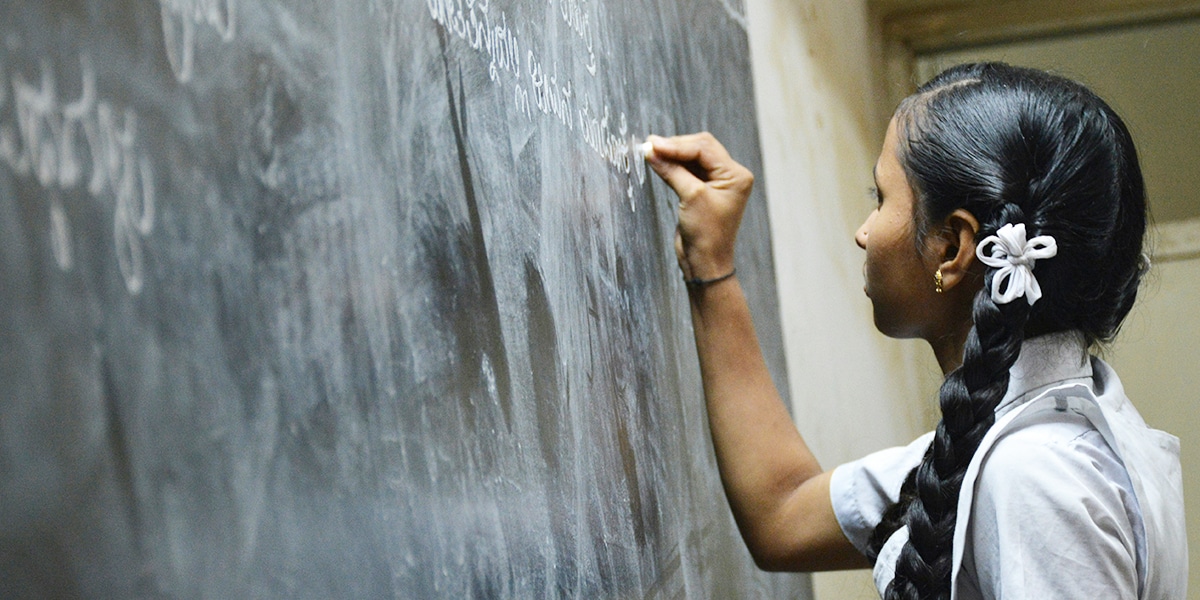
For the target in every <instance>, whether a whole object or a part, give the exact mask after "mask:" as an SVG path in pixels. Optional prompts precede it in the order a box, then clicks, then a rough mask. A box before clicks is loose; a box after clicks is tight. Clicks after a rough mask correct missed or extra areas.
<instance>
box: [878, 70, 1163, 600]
mask: <svg viewBox="0 0 1200 600" xmlns="http://www.w3.org/2000/svg"><path fill="white" fill-rule="evenodd" d="M896 120H897V123H898V125H899V127H900V129H899V132H900V142H899V148H898V150H897V152H898V154H899V156H898V158H899V160H900V163H901V164H902V165H903V167H904V169H905V174H906V175H907V177H908V181H909V183H910V185H911V186H912V187H913V190H914V193H915V194H916V196H917V199H918V200H917V205H918V208H917V209H916V210H915V211H914V213H915V216H914V219H915V220H916V227H915V229H916V232H917V234H916V237H917V240H918V243H919V241H920V240H922V239H924V236H925V235H927V234H928V232H929V230H930V227H931V225H930V224H931V223H938V222H940V221H941V220H942V219H944V218H945V217H947V216H948V215H949V214H950V213H951V212H953V211H954V210H956V209H959V208H963V209H966V210H967V211H969V212H971V214H973V215H975V217H976V218H977V219H978V220H979V222H980V230H979V232H978V234H977V238H978V239H982V238H983V237H985V236H988V235H992V234H994V233H995V232H996V231H997V230H998V229H999V228H1000V227H1002V226H1003V225H1005V224H1008V223H1013V224H1018V223H1023V224H1025V226H1026V228H1027V230H1028V232H1029V236H1030V237H1033V236H1039V235H1051V236H1053V237H1054V238H1055V240H1056V241H1057V245H1058V254H1057V256H1055V257H1054V258H1053V259H1050V260H1043V261H1039V262H1038V263H1037V267H1036V275H1037V278H1038V282H1039V283H1040V285H1041V287H1042V291H1043V296H1042V298H1041V299H1040V300H1039V301H1038V302H1037V303H1036V304H1034V305H1033V306H1030V305H1029V304H1028V303H1027V302H1025V301H1023V300H1019V301H1016V302H1010V303H1007V304H1002V305H998V304H996V303H995V302H994V301H993V300H992V297H991V294H990V290H991V289H992V286H993V284H994V283H995V281H994V278H995V275H996V270H995V269H992V268H986V267H985V271H984V275H983V281H984V285H983V289H982V290H980V292H979V293H978V294H977V295H976V297H975V299H974V303H973V306H972V318H973V326H972V328H971V331H970V333H969V334H968V336H967V340H966V344H965V347H964V349H963V360H962V364H961V366H960V367H958V368H957V369H955V370H954V371H952V372H950V373H949V374H948V375H947V376H946V380H945V381H944V382H943V384H942V386H941V389H940V391H939V394H938V401H939V404H940V407H941V412H942V418H941V421H940V422H939V423H938V425H937V429H936V432H935V434H934V438H933V441H932V442H931V444H930V447H929V449H928V450H927V451H926V454H925V457H924V459H923V460H922V461H921V464H920V465H919V466H917V467H916V468H915V469H914V470H913V471H912V472H911V473H909V475H908V477H907V478H906V480H905V482H904V484H903V487H902V489H901V494H900V500H899V502H897V503H896V504H895V505H893V506H892V507H890V509H889V510H888V511H887V512H886V513H885V515H884V519H883V521H882V522H881V523H880V524H879V526H878V527H877V528H876V529H875V531H874V533H873V535H872V538H871V542H870V553H871V559H872V560H874V559H875V558H876V557H877V556H878V553H879V551H880V550H881V549H882V547H883V545H884V543H885V542H886V541H887V540H888V539H889V538H890V537H891V535H892V534H893V533H895V532H896V531H897V530H898V529H899V528H900V527H903V526H907V528H908V533H909V539H908V541H907V542H906V543H905V545H904V547H903V548H902V549H901V551H900V556H899V559H898V561H897V564H896V570H895V575H894V578H893V579H892V582H891V583H890V584H889V586H888V588H887V591H886V594H885V598H886V599H887V600H899V599H922V600H925V599H934V598H937V599H943V598H945V599H948V598H949V597H950V571H951V557H952V543H953V538H954V527H955V522H956V517H957V512H958V497H959V491H960V489H961V488H962V483H963V477H964V475H965V473H966V470H967V466H968V464H969V463H970V461H971V458H972V457H973V456H974V454H975V451H976V449H977V448H978V447H979V443H980V441H981V440H982V439H983V436H984V434H986V433H987V431H988V429H989V428H990V427H991V426H992V425H993V423H994V422H995V409H996V407H997V405H998V404H999V402H1000V400H1001V399H1002V398H1003V397H1004V395H1005V393H1006V392H1007V390H1008V380H1009V369H1010V368H1011V367H1012V365H1013V364H1014V363H1015V362H1016V360H1017V356H1018V354H1019V353H1020V348H1021V344H1022V342H1023V341H1024V340H1025V339H1026V338H1029V337H1034V336H1037V335H1042V334H1048V333H1053V332H1059V331H1078V332H1080V333H1081V334H1082V335H1083V336H1084V338H1085V339H1086V341H1087V342H1088V343H1089V344H1094V343H1097V342H1107V341H1110V340H1111V339H1112V338H1113V337H1114V336H1115V335H1116V333H1117V330H1118V329H1119V327H1120V324H1121V322H1122V320H1123V319H1124V318H1125V315H1126V314H1128V312H1129V310H1130V308H1132V306H1133V302H1134V299H1135V298H1136V295H1137V288H1138V283H1139V281H1140V279H1141V276H1142V274H1143V272H1144V270H1145V268H1144V261H1143V259H1142V257H1143V254H1142V238H1143V235H1144V233H1145V229H1146V205H1145V189H1144V185H1143V182H1142V175H1141V170H1140V168H1139V166H1138V161H1137V155H1136V152H1135V150H1134V146H1133V141H1132V139H1131V138H1130V135H1129V131H1128V129H1127V128H1126V127H1125V124H1124V123H1123V122H1122V121H1121V119H1120V118H1119V117H1118V116H1117V115H1116V113H1115V112H1114V111H1113V110H1112V109H1111V108H1110V107H1109V106H1108V105H1107V104H1105V103H1104V101H1102V100H1101V99H1100V98H1098V97H1097V96H1096V95H1095V94H1093V93H1092V92H1091V91H1089V90H1088V89H1087V88H1085V87H1084V86H1082V85H1080V84H1078V83H1075V82H1073V81H1070V80H1067V79H1064V78H1061V77H1057V76H1054V75H1050V74H1048V73H1045V72H1041V71H1036V70H1031V69H1024V68H1017V67H1012V66H1009V65H1005V64H1000V63H981V64H969V65H961V66H958V67H954V68H951V69H950V70H948V71H946V72H943V73H942V74H940V75H939V76H937V77H936V78H934V79H933V80H931V81H930V82H928V83H927V84H925V85H924V86H922V88H921V89H919V90H918V91H917V93H916V94H914V95H913V96H912V97H910V98H908V99H907V100H905V101H904V102H903V103H902V104H901V105H900V107H899V109H898V110H897V112H896Z"/></svg>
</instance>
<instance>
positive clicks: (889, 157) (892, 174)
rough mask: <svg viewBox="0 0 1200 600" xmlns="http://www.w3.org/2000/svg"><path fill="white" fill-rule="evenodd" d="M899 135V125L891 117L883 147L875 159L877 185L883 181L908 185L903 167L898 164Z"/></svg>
mask: <svg viewBox="0 0 1200 600" xmlns="http://www.w3.org/2000/svg"><path fill="white" fill-rule="evenodd" d="M899 135H900V134H899V126H898V125H897V122H896V119H895V118H894V117H893V118H892V121H891V122H890V123H888V129H887V134H886V135H885V136H884V138H883V148H882V149H880V151H879V159H878V160H876V161H875V182H876V184H877V185H879V184H883V183H893V184H898V183H902V184H904V185H906V186H907V185H908V178H907V176H906V175H905V173H904V168H903V167H902V166H901V165H900V158H899V156H900V155H899V153H898V152H897V149H898V147H899Z"/></svg>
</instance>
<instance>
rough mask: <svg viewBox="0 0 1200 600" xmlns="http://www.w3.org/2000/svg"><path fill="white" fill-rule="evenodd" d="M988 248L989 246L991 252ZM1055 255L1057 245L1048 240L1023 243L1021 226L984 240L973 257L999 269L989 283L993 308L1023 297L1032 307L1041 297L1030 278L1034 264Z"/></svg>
mask: <svg viewBox="0 0 1200 600" xmlns="http://www.w3.org/2000/svg"><path fill="white" fill-rule="evenodd" d="M988 246H991V250H990V251H989V250H988V249H987V248H988ZM1055 254H1058V244H1057V243H1056V242H1055V241H1054V238H1053V237H1051V236H1048V235H1039V236H1037V237H1035V238H1033V239H1032V240H1029V241H1025V224H1024V223H1017V224H1015V225H1014V224H1012V223H1009V224H1007V225H1005V226H1004V227H1001V228H1000V230H999V231H997V232H996V235H989V236H987V237H985V238H983V241H982V242H980V244H979V245H978V246H976V247H975V255H976V256H978V257H979V260H981V261H983V264H985V265H987V266H989V267H993V268H996V269H999V272H997V273H996V276H995V277H994V278H993V279H992V301H994V302H995V303H996V304H1008V303H1009V302H1012V301H1013V300H1016V299H1017V298H1019V297H1021V296H1025V299H1026V300H1028V301H1029V305H1030V306H1033V303H1034V302H1037V301H1038V298H1041V297H1042V288H1041V286H1039V285H1038V281H1037V278H1036V277H1034V276H1033V263H1034V262H1035V261H1036V260H1037V259H1039V258H1050V257H1052V256H1054V255H1055ZM1006 282H1007V285H1006ZM1000 290H1004V291H1003V292H1001V291H1000Z"/></svg>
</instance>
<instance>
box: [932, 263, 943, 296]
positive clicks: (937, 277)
mask: <svg viewBox="0 0 1200 600" xmlns="http://www.w3.org/2000/svg"><path fill="white" fill-rule="evenodd" d="M933 289H934V290H936V291H937V293H939V294H940V293H942V270H941V269H938V270H937V273H934V274H933Z"/></svg>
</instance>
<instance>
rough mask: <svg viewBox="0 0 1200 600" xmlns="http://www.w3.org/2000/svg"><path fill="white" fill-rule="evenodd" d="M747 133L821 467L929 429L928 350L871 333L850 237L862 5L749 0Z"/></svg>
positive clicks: (862, 93)
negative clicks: (759, 154) (755, 133)
mask: <svg viewBox="0 0 1200 600" xmlns="http://www.w3.org/2000/svg"><path fill="white" fill-rule="evenodd" d="M747 12H748V13H749V17H750V19H749V20H750V29H751V35H750V42H751V54H752V57H753V59H754V80H755V93H756V97H757V107H756V108H757V110H758V118H759V124H760V127H759V135H760V137H761V139H762V146H763V165H764V170H765V173H764V174H763V175H764V176H763V177H762V178H761V181H763V182H765V185H766V186H767V189H766V192H767V197H768V199H769V202H770V211H771V223H772V232H771V233H772V236H773V239H774V251H775V265H776V269H777V278H778V281H777V285H778V289H779V295H780V300H781V311H782V322H783V327H784V341H785V344H786V346H787V353H788V377H789V380H790V381H791V387H792V389H791V393H792V398H793V414H794V415H795V417H796V421H797V423H798V425H799V427H800V430H801V432H803V433H804V435H805V437H806V439H807V441H808V442H809V444H810V445H811V446H812V448H813V450H814V452H816V454H817V456H818V458H819V459H820V460H821V463H822V465H823V466H825V467H826V468H832V467H834V466H836V465H838V464H840V463H842V462H845V461H847V460H852V459H855V458H858V457H860V456H862V455H864V454H866V453H867V452H870V451H872V450H876V449H879V448H883V447H887V446H891V445H895V444H900V443H907V442H909V441H911V440H912V439H913V438H914V437H916V436H917V435H919V433H920V432H922V431H925V430H927V429H928V428H929V427H930V421H929V413H930V411H931V410H933V404H932V400H930V399H931V398H932V397H933V394H934V390H935V387H934V386H935V385H936V381H937V380H938V378H939V377H938V375H937V372H936V366H935V365H934V364H933V363H932V360H931V357H930V353H929V351H928V350H927V348H926V347H924V346H921V345H917V343H915V342H897V341H895V340H889V339H887V338H884V337H883V336H882V335H880V334H879V333H878V332H876V331H875V327H874V325H873V323H872V319H871V310H870V303H869V301H868V300H867V298H866V297H865V296H864V295H863V291H862V285H863V281H862V263H863V255H862V251H861V250H859V248H858V247H857V246H856V245H855V244H854V240H853V234H854V231H855V230H856V229H857V228H858V225H859V224H860V223H861V221H862V219H863V218H864V217H866V215H867V213H868V212H869V211H870V210H871V209H872V207H873V205H874V200H872V199H871V198H870V197H869V196H868V193H867V190H868V188H869V187H870V186H871V185H872V176H871V170H872V168H873V167H874V164H875V159H876V157H877V155H878V152H879V146H880V143H881V141H882V139H883V131H884V125H885V124H886V120H887V114H886V111H887V110H890V109H884V108H881V107H880V106H878V105H877V101H876V100H875V99H876V98H878V97H880V95H881V94H880V85H881V83H880V82H879V81H878V80H877V79H878V78H877V77H876V75H875V73H874V72H873V70H872V66H871V65H872V56H873V52H874V51H875V50H874V42H873V41H872V39H871V36H870V35H869V34H868V26H867V13H866V8H865V3H864V2H862V1H859V0H847V1H839V2H829V1H797V0H749V1H748V2H747ZM814 580H815V587H816V591H817V597H818V598H827V599H832V598H871V597H876V596H875V594H874V592H873V590H872V587H871V584H870V576H869V573H868V572H867V571H860V572H856V574H855V575H853V576H851V577H849V578H846V577H842V576H838V575H817V576H816V577H814Z"/></svg>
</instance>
